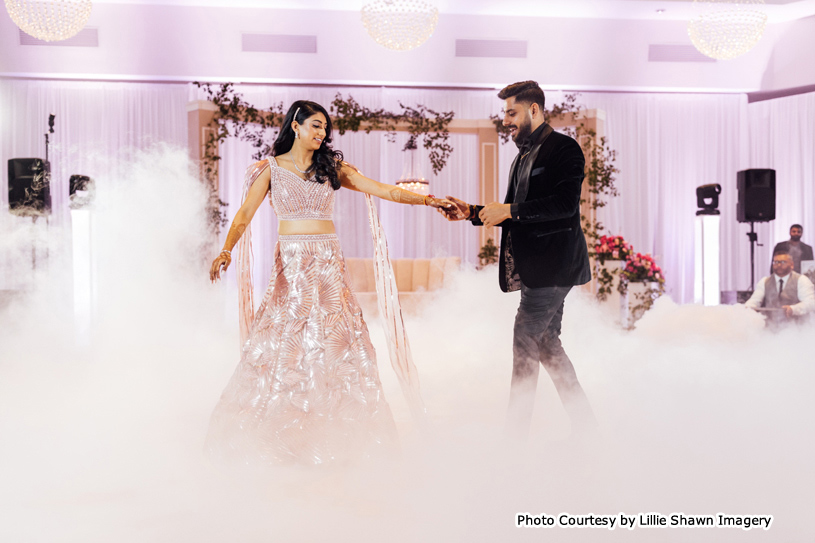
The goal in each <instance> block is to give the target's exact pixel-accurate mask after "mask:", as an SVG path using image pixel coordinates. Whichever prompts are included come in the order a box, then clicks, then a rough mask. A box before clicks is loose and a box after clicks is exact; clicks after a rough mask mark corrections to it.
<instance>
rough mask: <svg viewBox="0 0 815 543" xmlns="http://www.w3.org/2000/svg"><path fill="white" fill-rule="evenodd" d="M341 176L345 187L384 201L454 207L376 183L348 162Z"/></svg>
mask: <svg viewBox="0 0 815 543" xmlns="http://www.w3.org/2000/svg"><path fill="white" fill-rule="evenodd" d="M339 175H340V181H342V186H343V187H345V188H348V189H351V190H356V191H358V192H364V193H366V194H370V195H372V196H376V197H378V198H382V199H383V200H390V201H391V202H396V203H399V204H409V205H426V206H431V207H436V208H450V207H453V205H454V204H453V203H452V202H450V201H449V200H445V199H444V198H434V197H433V196H423V195H421V194H416V193H415V192H410V191H409V190H405V189H401V188H399V187H394V186H393V185H387V184H385V183H380V182H379V181H374V180H373V179H370V178H368V177H365V176H364V175H362V173H360V171H359V170H358V169H357V168H356V167H354V166H352V165H351V164H348V163H347V162H343V163H342V166H341V168H340V172H339Z"/></svg>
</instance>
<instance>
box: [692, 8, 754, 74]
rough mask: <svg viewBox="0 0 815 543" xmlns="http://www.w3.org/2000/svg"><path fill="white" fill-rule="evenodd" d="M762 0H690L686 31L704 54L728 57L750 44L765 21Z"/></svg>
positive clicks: (727, 58) (737, 54) (744, 49)
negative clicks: (691, 10) (691, 4)
mask: <svg viewBox="0 0 815 543" xmlns="http://www.w3.org/2000/svg"><path fill="white" fill-rule="evenodd" d="M763 5H764V0H693V9H694V15H693V17H692V18H691V20H690V21H689V22H688V35H689V36H690V39H691V41H692V42H693V45H694V46H695V47H696V48H697V49H698V50H699V52H701V53H702V54H704V55H707V56H709V57H711V58H715V59H718V60H730V59H732V58H736V57H738V56H741V55H743V54H744V53H746V52H747V51H749V50H750V49H752V48H753V46H755V44H757V43H758V40H760V39H761V35H762V34H763V33H764V27H765V26H766V24H767V14H766V13H764V12H763V11H762V10H761V8H760V7H759V6H763Z"/></svg>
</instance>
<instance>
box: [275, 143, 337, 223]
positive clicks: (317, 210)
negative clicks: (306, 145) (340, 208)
mask: <svg viewBox="0 0 815 543" xmlns="http://www.w3.org/2000/svg"><path fill="white" fill-rule="evenodd" d="M269 166H270V167H271V182H270V185H269V201H270V203H271V204H272V207H273V208H274V212H275V214H276V215H277V218H278V219H280V220H281V221H299V220H305V219H316V220H322V221H330V220H332V219H333V218H334V189H333V188H332V187H331V183H328V182H326V183H317V182H316V181H313V179H314V176H313V175H312V176H311V177H310V178H309V179H308V180H304V179H302V178H301V177H299V176H298V175H297V174H295V173H294V172H291V171H289V170H287V169H286V168H283V167H281V166H278V164H277V160H275V158H274V157H269Z"/></svg>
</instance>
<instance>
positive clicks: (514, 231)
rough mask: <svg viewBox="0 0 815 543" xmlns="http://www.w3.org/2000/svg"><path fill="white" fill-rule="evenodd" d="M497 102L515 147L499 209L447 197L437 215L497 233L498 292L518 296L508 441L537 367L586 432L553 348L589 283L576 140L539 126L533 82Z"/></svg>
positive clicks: (526, 407) (587, 418)
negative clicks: (572, 302)
mask: <svg viewBox="0 0 815 543" xmlns="http://www.w3.org/2000/svg"><path fill="white" fill-rule="evenodd" d="M498 97H499V98H501V99H502V100H505V104H504V121H503V124H504V126H506V127H508V128H509V130H510V134H511V135H512V139H513V141H514V142H515V144H516V145H517V146H518V156H516V157H515V161H514V162H513V163H512V168H511V170H510V179H509V187H508V188H507V195H506V198H505V199H504V203H503V204H499V203H497V202H493V203H491V204H488V205H486V206H476V205H471V204H467V203H466V202H463V201H461V200H458V199H456V198H451V197H449V196H448V199H450V200H452V201H453V202H455V204H456V206H457V207H456V209H453V210H450V211H442V210H440V211H442V213H443V214H444V215H445V216H446V217H447V218H448V219H449V220H462V219H467V220H469V221H471V222H472V224H473V225H475V226H480V225H483V226H486V227H488V228H489V227H492V226H501V227H502V229H501V253H500V259H499V277H498V279H499V282H500V284H501V290H503V291H504V292H512V291H515V290H519V289H520V291H521V304H520V307H519V308H518V313H517V315H516V316H515V333H514V339H513V346H512V354H513V368H512V384H511V388H510V401H509V412H508V415H507V426H506V430H507V434H508V435H510V436H512V437H515V438H521V439H523V438H525V437H526V436H527V434H528V432H529V426H530V421H531V418H532V409H533V406H534V401H535V389H536V387H537V382H538V371H539V369H540V365H541V364H542V365H543V367H544V368H546V371H547V372H548V373H549V375H550V377H551V378H552V381H553V382H554V384H555V387H556V388H557V391H558V394H559V395H560V399H561V401H562V402H563V405H564V407H565V408H566V410H567V412H568V413H569V416H570V417H571V419H572V426H573V428H574V429H576V430H578V431H584V430H589V431H591V430H593V429H595V428H596V425H597V422H596V420H595V418H594V414H593V413H592V410H591V406H590V405H589V402H588V399H587V398H586V394H585V393H584V392H583V388H582V387H581V386H580V383H579V382H578V380H577V374H575V371H574V366H572V362H571V361H570V360H569V357H568V356H567V355H566V352H565V351H564V350H563V346H562V345H561V343H560V324H561V320H562V318H563V305H564V300H565V299H566V295H567V294H568V293H569V290H571V288H572V286H575V285H582V284H584V283H587V282H588V281H589V279H590V278H591V273H590V269H589V257H588V251H587V249H586V239H585V238H584V237H583V230H582V228H581V226H580V186H581V184H582V182H583V171H584V166H585V158H584V157H583V151H582V150H581V148H580V145H578V143H577V142H576V141H575V140H573V139H572V138H570V137H568V136H565V135H563V134H559V133H557V132H554V131H553V130H552V127H551V126H550V125H549V124H548V123H546V122H545V121H544V118H543V107H544V100H545V99H544V94H543V90H541V88H540V87H539V86H538V84H537V83H536V82H534V81H522V82H519V83H513V84H512V85H509V86H508V87H505V88H504V89H503V90H501V92H499V93H498Z"/></svg>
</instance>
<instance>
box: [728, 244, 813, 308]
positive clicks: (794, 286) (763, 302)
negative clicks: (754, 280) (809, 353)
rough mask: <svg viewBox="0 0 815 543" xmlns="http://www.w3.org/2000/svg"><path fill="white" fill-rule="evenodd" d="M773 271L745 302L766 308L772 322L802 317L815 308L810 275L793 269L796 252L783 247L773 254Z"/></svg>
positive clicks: (754, 306)
mask: <svg viewBox="0 0 815 543" xmlns="http://www.w3.org/2000/svg"><path fill="white" fill-rule="evenodd" d="M772 266H773V273H772V275H770V276H769V277H764V278H762V279H761V280H760V281H759V282H758V284H756V288H755V290H754V291H753V295H752V296H751V297H750V299H749V300H747V302H746V303H745V304H744V305H745V306H747V307H749V308H750V309H755V310H759V309H764V310H776V311H765V312H766V314H767V317H768V320H769V322H770V323H776V324H777V323H778V322H780V321H782V320H783V319H786V320H793V319H800V318H802V317H805V316H806V315H808V314H810V313H812V312H813V311H815V287H813V285H812V281H810V280H809V278H808V277H807V276H806V275H801V274H799V273H797V272H795V271H793V260H792V255H790V254H789V253H787V252H785V251H779V252H777V253H775V254H774V255H773V264H772Z"/></svg>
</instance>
